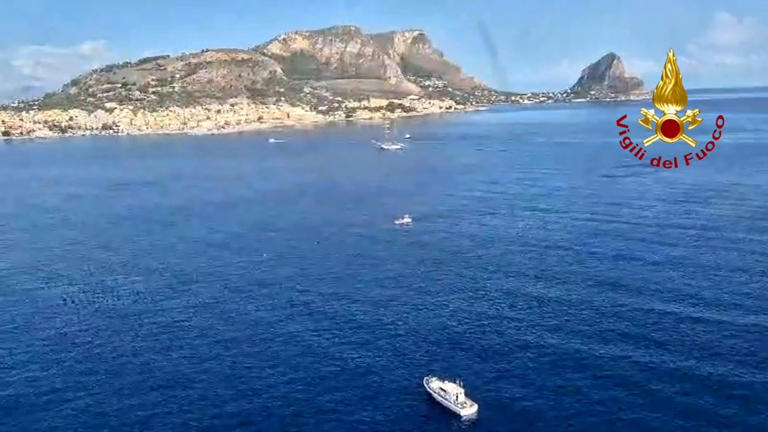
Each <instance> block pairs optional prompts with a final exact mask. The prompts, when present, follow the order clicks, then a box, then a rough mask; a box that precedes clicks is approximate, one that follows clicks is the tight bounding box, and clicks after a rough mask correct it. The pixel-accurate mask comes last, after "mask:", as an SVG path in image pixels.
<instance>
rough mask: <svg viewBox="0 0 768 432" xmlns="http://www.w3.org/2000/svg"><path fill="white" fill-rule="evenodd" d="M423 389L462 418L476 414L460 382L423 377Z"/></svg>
mask: <svg viewBox="0 0 768 432" xmlns="http://www.w3.org/2000/svg"><path fill="white" fill-rule="evenodd" d="M424 388H425V389H427V391H428V392H429V394H431V395H432V397H433V398H435V400H436V401H438V402H440V404H442V405H443V406H444V407H446V408H448V409H449V410H451V411H453V412H455V413H456V414H458V415H460V416H462V417H469V416H472V415H474V414H477V408H478V407H477V404H476V403H475V402H474V401H473V400H472V399H470V398H468V397H467V396H466V395H465V394H464V387H463V386H462V384H461V382H460V381H456V382H453V381H448V380H444V379H440V378H438V377H436V376H432V375H427V376H426V377H424Z"/></svg>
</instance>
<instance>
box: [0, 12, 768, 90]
mask: <svg viewBox="0 0 768 432" xmlns="http://www.w3.org/2000/svg"><path fill="white" fill-rule="evenodd" d="M337 24H354V25H357V26H360V27H361V28H362V29H363V30H364V31H366V32H379V31H387V30H399V29H411V28H418V29H422V30H424V31H426V32H427V35H428V36H429V37H430V39H431V40H432V41H433V43H434V44H435V46H436V47H437V48H439V49H440V50H442V51H443V52H444V53H445V55H446V57H447V58H449V59H450V60H452V61H454V62H455V63H457V64H458V65H460V66H461V67H462V68H463V69H464V71H465V72H466V73H468V74H470V75H474V76H476V77H478V78H480V79H481V80H482V81H484V82H485V83H487V84H489V85H491V86H493V87H497V88H501V89H505V90H515V91H535V90H560V89H564V88H567V87H569V86H570V85H571V84H573V82H575V81H576V79H577V78H578V76H579V73H580V71H581V70H582V69H583V68H584V67H585V66H587V65H588V64H589V63H591V62H593V61H595V60H597V59H598V58H600V57H601V56H602V55H604V54H605V53H607V52H610V51H613V52H616V53H617V54H619V55H620V56H621V57H622V59H623V60H624V63H625V65H626V67H627V69H628V71H629V72H630V73H631V74H633V75H636V76H639V77H640V78H642V79H643V80H644V81H645V83H646V87H648V88H649V89H652V88H653V87H655V85H656V83H657V82H658V80H659V77H660V74H661V68H662V65H663V64H664V60H665V58H666V53H667V51H668V50H669V48H674V49H675V52H676V54H677V57H678V63H679V65H680V69H681V71H682V73H683V77H684V80H683V82H684V84H685V86H686V87H687V88H711V87H746V86H764V85H768V74H766V71H768V43H766V42H768V1H765V0H759V1H757V0H744V1H738V2H735V1H734V2H722V1H718V2H715V1H708V0H700V1H687V0H676V1H674V2H661V1H659V2H656V3H653V2H637V1H633V2H629V1H627V2H622V1H618V0H614V1H578V2H577V1H560V0H550V1H547V2H544V1H528V0H518V1H491V0H486V1H466V0H464V1H458V0H440V1H438V0H435V1H427V0H422V1H415V0H408V1H401V0H378V1H375V0H374V1H364V0H315V1H310V0H306V1H292V0H281V1H274V0H273V1H245V0H227V1H216V2H214V1H204V0H183V1H181V0H165V1H164V0H132V1H119V2H118V1H115V2H110V1H103V0H99V1H92V0H67V1H62V0H55V1H49V0H0V101H9V100H13V99H18V98H28V97H36V96H40V95H42V94H43V93H44V92H46V91H50V90H55V89H57V88H59V87H60V86H61V85H62V84H64V83H65V82H67V81H69V80H70V79H71V78H73V77H74V76H76V75H78V74H80V73H83V72H85V71H88V70H90V69H92V68H94V67H98V66H101V65H104V64H109V63H114V62H120V61H125V60H135V59H138V58H141V57H145V56H148V55H158V54H179V53H181V52H193V51H199V50H201V49H204V48H224V47H227V48H249V47H252V46H254V45H256V44H259V43H261V42H264V41H267V40H269V39H271V38H272V37H274V36H276V35H278V34H280V33H283V32H286V31H291V30H308V29H315V28H322V27H328V26H331V25H337Z"/></svg>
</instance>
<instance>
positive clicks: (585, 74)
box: [570, 52, 644, 97]
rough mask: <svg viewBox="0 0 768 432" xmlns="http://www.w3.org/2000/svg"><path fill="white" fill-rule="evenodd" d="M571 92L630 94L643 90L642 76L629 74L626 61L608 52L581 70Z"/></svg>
mask: <svg viewBox="0 0 768 432" xmlns="http://www.w3.org/2000/svg"><path fill="white" fill-rule="evenodd" d="M570 91H571V93H573V94H574V95H581V96H592V97H616V96H630V95H632V94H635V93H641V92H643V91H644V90H643V81H642V80H641V79H640V78H637V77H633V76H627V72H626V69H625V67H624V62H622V61H621V57H619V56H618V55H617V54H615V53H612V52H611V53H608V54H606V55H604V56H603V57H601V58H600V59H599V60H598V61H596V62H594V63H592V64H591V65H589V66H587V67H586V68H584V70H582V71H581V76H579V79H578V81H576V83H575V84H574V85H573V86H572V87H571V88H570Z"/></svg>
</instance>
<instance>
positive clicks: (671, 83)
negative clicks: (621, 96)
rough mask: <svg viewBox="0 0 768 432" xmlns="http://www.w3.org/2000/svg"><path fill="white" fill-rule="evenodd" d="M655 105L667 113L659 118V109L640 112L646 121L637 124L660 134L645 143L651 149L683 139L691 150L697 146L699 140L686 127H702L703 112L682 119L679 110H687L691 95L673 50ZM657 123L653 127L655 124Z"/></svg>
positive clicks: (656, 94) (693, 113)
mask: <svg viewBox="0 0 768 432" xmlns="http://www.w3.org/2000/svg"><path fill="white" fill-rule="evenodd" d="M653 104H654V105H655V106H656V108H658V109H660V110H661V112H663V113H664V115H663V116H661V117H659V116H657V115H656V111H655V110H650V111H649V110H647V109H645V108H641V109H640V113H641V114H642V115H643V117H642V118H640V119H638V120H637V122H638V123H640V124H641V125H643V126H645V127H646V128H648V129H651V130H654V129H655V132H656V134H655V135H652V136H650V137H648V138H646V139H645V140H643V144H644V145H645V146H646V147H647V146H649V145H651V144H652V143H653V142H654V141H656V140H659V139H660V140H662V141H664V142H668V143H673V142H676V141H678V140H683V141H685V142H686V143H688V145H690V146H691V147H696V140H695V139H693V138H691V137H689V136H688V135H686V134H685V124H686V123H688V129H689V130H690V129H693V128H695V127H696V126H698V125H700V124H701V122H702V119H700V118H698V115H699V114H701V110H699V109H695V110H693V111H691V110H686V111H685V115H684V116H682V117H678V116H677V113H678V111H680V110H682V109H683V108H685V106H686V105H687V104H688V93H686V91H685V87H683V75H682V74H681V73H680V68H679V67H678V66H677V58H676V57H675V52H674V51H673V50H671V49H670V50H669V53H667V61H666V63H664V70H663V71H662V73H661V81H659V84H658V85H657V86H656V90H655V91H654V92H653ZM654 123H655V124H656V125H655V126H653V124H654Z"/></svg>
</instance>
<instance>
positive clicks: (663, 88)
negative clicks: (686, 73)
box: [653, 50, 688, 114]
mask: <svg viewBox="0 0 768 432" xmlns="http://www.w3.org/2000/svg"><path fill="white" fill-rule="evenodd" d="M653 104H654V105H656V108H658V109H660V110H661V111H662V112H664V113H665V114H675V113H677V112H678V111H680V110H681V109H683V108H685V106H686V105H688V93H686V91H685V87H683V75H682V74H681V73H680V68H679V67H677V58H675V52H674V51H672V50H669V53H667V62H666V63H665V64H664V71H663V72H662V73H661V81H659V84H658V85H657V86H656V90H655V91H654V92H653Z"/></svg>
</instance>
